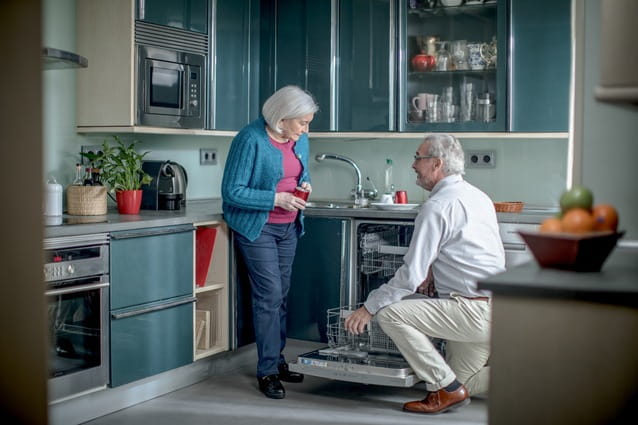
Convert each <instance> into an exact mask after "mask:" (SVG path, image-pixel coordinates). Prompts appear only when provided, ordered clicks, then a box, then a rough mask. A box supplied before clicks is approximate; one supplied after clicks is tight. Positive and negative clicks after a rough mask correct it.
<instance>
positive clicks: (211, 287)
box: [195, 283, 226, 294]
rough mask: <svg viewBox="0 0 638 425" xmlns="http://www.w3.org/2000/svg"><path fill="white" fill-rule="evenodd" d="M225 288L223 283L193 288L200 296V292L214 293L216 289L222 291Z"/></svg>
mask: <svg viewBox="0 0 638 425" xmlns="http://www.w3.org/2000/svg"><path fill="white" fill-rule="evenodd" d="M224 287H226V284H225V283H213V284H210V285H205V286H198V287H196V288H195V293H196V294H201V293H202V292H208V291H215V290H217V289H222V288H224Z"/></svg>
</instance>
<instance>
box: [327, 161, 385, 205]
mask: <svg viewBox="0 0 638 425" xmlns="http://www.w3.org/2000/svg"><path fill="white" fill-rule="evenodd" d="M324 159H334V160H337V161H343V162H347V163H348V164H350V165H351V166H352V168H354V171H355V173H356V175H357V185H356V186H355V188H354V190H353V192H354V202H355V204H357V205H365V204H367V201H368V200H367V199H366V198H367V197H370V198H372V199H374V198H375V197H376V195H377V190H376V188H375V190H372V191H370V193H369V194H368V193H366V191H365V190H363V187H362V185H361V170H360V169H359V167H358V166H357V164H356V163H355V162H354V161H353V160H352V159H350V158H348V157H347V156H343V155H339V154H336V153H318V154H317V155H316V156H315V160H316V161H317V162H321V161H323V160H324Z"/></svg>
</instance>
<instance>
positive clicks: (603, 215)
mask: <svg viewBox="0 0 638 425" xmlns="http://www.w3.org/2000/svg"><path fill="white" fill-rule="evenodd" d="M592 216H594V221H595V224H594V230H597V231H601V232H603V231H612V232H615V231H616V229H617V228H618V211H616V208H614V207H613V205H609V204H598V205H594V208H592Z"/></svg>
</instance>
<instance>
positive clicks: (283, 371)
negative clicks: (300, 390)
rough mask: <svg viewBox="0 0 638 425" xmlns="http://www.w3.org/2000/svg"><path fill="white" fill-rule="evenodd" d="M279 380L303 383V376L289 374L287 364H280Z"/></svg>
mask: <svg viewBox="0 0 638 425" xmlns="http://www.w3.org/2000/svg"><path fill="white" fill-rule="evenodd" d="M279 379H281V380H282V381H284V382H294V383H297V382H301V381H303V374H302V373H297V372H291V371H290V370H289V369H288V363H282V364H280V365H279Z"/></svg>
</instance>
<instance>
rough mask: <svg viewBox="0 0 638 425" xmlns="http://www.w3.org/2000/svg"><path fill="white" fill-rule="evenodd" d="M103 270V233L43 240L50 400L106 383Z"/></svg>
mask: <svg viewBox="0 0 638 425" xmlns="http://www.w3.org/2000/svg"><path fill="white" fill-rule="evenodd" d="M108 271H109V237H108V234H93V235H82V236H70V237H60V238H50V239H46V240H45V241H44V278H45V282H46V290H45V296H46V304H47V310H48V336H49V345H48V366H49V382H48V383H49V385H48V390H49V402H50V403H55V402H59V401H62V400H65V399H68V398H70V397H73V396H77V395H81V394H85V393H87V392H91V391H96V390H100V389H104V388H106V385H107V384H108V376H109V361H108V352H109V336H108V323H109V322H108V313H109V274H108Z"/></svg>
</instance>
